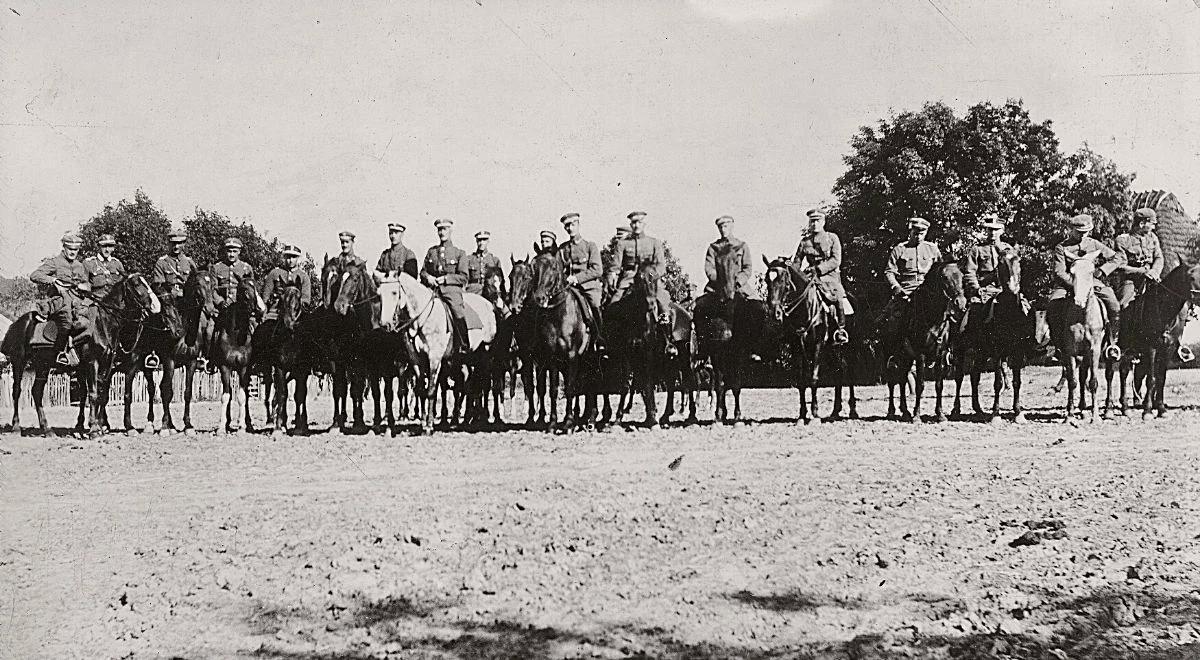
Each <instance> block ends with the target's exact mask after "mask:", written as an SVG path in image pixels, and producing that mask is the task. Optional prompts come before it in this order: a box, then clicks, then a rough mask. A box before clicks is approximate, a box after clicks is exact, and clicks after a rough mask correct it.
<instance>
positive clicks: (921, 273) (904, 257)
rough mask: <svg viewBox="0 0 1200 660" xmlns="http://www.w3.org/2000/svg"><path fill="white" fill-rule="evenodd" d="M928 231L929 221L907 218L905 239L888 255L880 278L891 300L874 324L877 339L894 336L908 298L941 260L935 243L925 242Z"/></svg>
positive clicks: (940, 252)
mask: <svg viewBox="0 0 1200 660" xmlns="http://www.w3.org/2000/svg"><path fill="white" fill-rule="evenodd" d="M928 232H929V221H928V220H926V219H925V218H920V217H912V218H909V220H908V238H907V239H906V240H905V241H904V242H902V243H899V244H897V245H896V246H895V247H893V248H892V249H891V251H890V252H888V258H887V265H886V266H884V269H883V279H884V281H886V282H887V284H888V286H889V287H891V289H892V297H891V299H889V300H888V303H887V305H885V306H884V308H883V312H882V313H881V314H880V318H879V319H878V321H877V325H878V328H879V329H878V330H877V331H876V335H877V336H878V335H883V336H885V337H892V336H895V335H896V333H897V331H898V330H899V327H898V324H899V322H900V316H901V314H902V313H903V311H904V310H905V309H906V308H907V307H908V300H909V296H911V295H912V292H913V291H916V290H917V287H919V286H921V283H922V282H924V281H925V275H926V274H928V273H929V270H930V269H931V268H933V265H934V264H936V263H938V262H939V261H941V260H942V251H941V250H939V249H938V246H937V244H936V243H932V242H930V241H927V240H925V235H926V234H927V233H928Z"/></svg>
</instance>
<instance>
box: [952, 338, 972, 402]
mask: <svg viewBox="0 0 1200 660" xmlns="http://www.w3.org/2000/svg"><path fill="white" fill-rule="evenodd" d="M966 371H967V358H966V355H965V351H964V354H963V355H962V356H960V358H959V359H958V360H955V361H954V372H953V378H954V405H953V406H951V408H950V416H951V417H953V418H955V419H958V418H959V417H962V403H961V399H962V385H963V378H965V377H966ZM974 375H975V374H971V376H972V383H974Z"/></svg>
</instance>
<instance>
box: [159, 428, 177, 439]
mask: <svg viewBox="0 0 1200 660" xmlns="http://www.w3.org/2000/svg"><path fill="white" fill-rule="evenodd" d="M172 431H174V429H171V428H167V427H163V428H161V429H159V430H158V435H159V437H166V436H168V435H171V432H172Z"/></svg>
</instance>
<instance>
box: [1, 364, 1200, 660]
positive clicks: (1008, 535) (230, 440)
mask: <svg viewBox="0 0 1200 660" xmlns="http://www.w3.org/2000/svg"><path fill="white" fill-rule="evenodd" d="M1055 377H1056V373H1055V372H1052V371H1049V370H1043V371H1039V372H1037V373H1035V374H1033V375H1032V376H1031V377H1030V378H1029V379H1028V381H1029V384H1028V385H1027V388H1026V394H1027V395H1028V404H1029V405H1030V406H1031V408H1032V410H1031V413H1032V414H1031V417H1032V419H1031V421H1030V422H1028V423H1025V424H1022V425H1013V424H1011V423H1006V424H1004V425H1001V426H999V427H994V426H989V425H987V424H980V423H971V422H951V423H947V424H941V425H934V424H920V425H911V424H904V423H899V422H887V421H878V420H866V421H857V422H837V423H827V424H824V425H820V426H808V427H796V426H794V425H791V424H788V423H785V422H768V423H750V424H747V425H745V426H743V427H740V428H730V427H717V426H712V425H705V426H701V427H697V428H689V429H678V428H671V429H662V430H655V431H622V430H617V431H615V432H610V433H587V434H576V435H573V436H550V435H546V434H542V433H532V432H525V431H510V432H503V433H476V434H467V433H440V434H438V435H436V436H434V437H408V436H407V435H400V436H396V437H375V436H373V435H364V436H341V435H335V434H320V435H313V436H308V437H287V438H284V439H279V440H272V439H271V437H270V436H269V435H262V434H254V435H249V434H240V435H236V436H231V437H225V436H215V435H213V434H211V433H199V434H187V435H181V434H176V435H172V436H168V437H158V436H154V435H149V434H143V435H139V436H135V437H126V436H123V435H113V436H107V437H104V438H101V439H97V440H80V439H73V438H70V437H58V438H52V439H41V438H34V437H18V436H15V435H13V434H6V435H0V486H2V490H0V656H3V657H11V658H35V657H46V658H73V657H78V658H110V657H111V658H123V657H181V658H238V657H246V658H278V659H300V658H304V659H333V658H382V657H400V658H425V657H436V658H458V657H465V658H475V657H514V658H573V657H601V658H617V657H631V656H632V657H669V658H724V657H744V658H767V657H789V658H790V657H799V658H807V657H820V658H824V657H830V658H898V657H967V658H970V657H1014V658H1043V657H1044V658H1059V659H1061V658H1081V657H1106V658H1118V657H1164V658H1165V657H1176V658H1195V657H1200V590H1198V587H1200V537H1198V534H1200V520H1198V519H1197V511H1198V510H1200V497H1198V495H1200V469H1198V468H1200V442H1197V438H1198V437H1200V433H1198V432H1197V429H1198V428H1200V406H1198V405H1197V403H1198V402H1200V371H1191V372H1172V375H1171V386H1170V389H1169V394H1168V396H1169V397H1170V398H1169V401H1170V402H1171V403H1173V404H1175V405H1176V406H1178V407H1177V408H1176V409H1175V410H1173V411H1172V415H1171V416H1170V417H1169V418H1167V419H1163V420H1158V419H1155V420H1151V421H1147V422H1142V421H1141V420H1140V419H1137V420H1130V419H1122V420H1118V421H1106V422H1100V423H1097V424H1096V425H1077V426H1071V425H1063V424H1060V423H1055V422H1053V421H1050V420H1051V418H1052V417H1053V415H1052V413H1051V411H1050V409H1049V406H1050V405H1051V403H1054V404H1059V403H1060V398H1061V397H1060V396H1054V397H1053V399H1051V397H1050V395H1049V394H1048V393H1047V390H1048V387H1049V385H1050V384H1051V382H1052V381H1053V380H1054V378H1055ZM865 393H866V394H867V395H868V396H867V400H865V401H864V402H863V404H862V406H861V408H860V411H861V412H862V413H863V414H864V415H868V416H875V415H879V414H881V413H882V412H883V411H884V410H885V403H886V402H885V401H882V400H880V398H879V397H880V395H881V391H880V390H879V389H878V388H870V389H868V390H866V391H865ZM795 404H796V394H795V392H794V391H769V392H767V391H756V392H751V393H748V395H747V397H746V403H745V405H746V409H747V412H748V414H749V415H750V416H751V417H752V418H758V419H769V418H777V417H781V416H786V415H789V414H794V410H795ZM823 409H824V410H826V411H827V410H828V396H827V395H826V399H825V401H824V402H823ZM313 411H314V413H313V420H314V423H315V424H328V420H329V408H328V405H327V404H326V403H325V402H324V401H314V403H313ZM255 415H256V418H257V419H259V420H261V419H262V414H261V409H260V408H258V407H257V404H256V408H255ZM136 416H137V417H138V418H143V417H144V413H143V412H141V410H140V409H139V412H138V413H137V415H136ZM703 416H704V415H702V417H703ZM52 419H53V421H54V422H55V423H56V424H57V425H59V426H67V425H70V424H71V423H72V422H73V412H72V411H70V410H55V411H53V415H52ZM216 420H217V413H216V409H215V406H214V405H212V404H205V405H203V406H202V407H201V411H200V414H199V415H198V420H197V421H198V425H199V426H201V427H202V428H213V427H215V426H216ZM679 457H682V458H681V459H679ZM676 459H679V460H676ZM671 464H674V465H676V469H670V467H669V466H670V465H671ZM1017 539H1024V541H1025V542H1027V543H1028V544H1027V545H1015V546H1014V545H1013V542H1014V541H1016V540H1017Z"/></svg>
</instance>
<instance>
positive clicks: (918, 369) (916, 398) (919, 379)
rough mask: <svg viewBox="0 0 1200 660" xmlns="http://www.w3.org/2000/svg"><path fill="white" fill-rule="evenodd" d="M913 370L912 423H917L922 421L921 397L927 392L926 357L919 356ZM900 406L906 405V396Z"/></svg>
mask: <svg viewBox="0 0 1200 660" xmlns="http://www.w3.org/2000/svg"><path fill="white" fill-rule="evenodd" d="M913 366H914V368H913V378H914V380H913V405H912V419H911V420H910V421H912V422H914V423H916V422H920V421H921V395H922V394H924V392H925V378H926V376H927V374H926V365H925V356H924V355H918V356H917V359H916V361H915V363H914V365H913ZM900 405H901V406H903V405H904V395H903V394H901V396H900Z"/></svg>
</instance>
